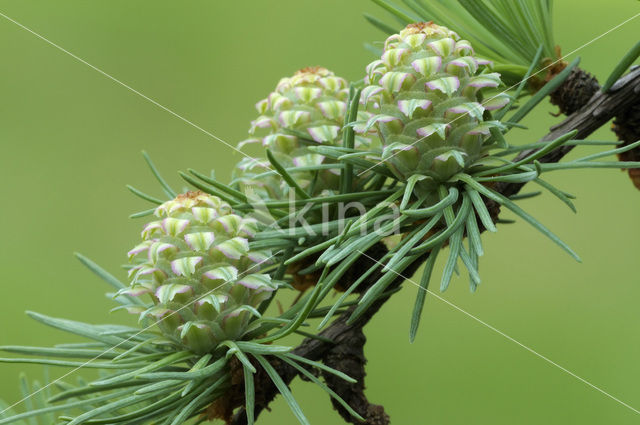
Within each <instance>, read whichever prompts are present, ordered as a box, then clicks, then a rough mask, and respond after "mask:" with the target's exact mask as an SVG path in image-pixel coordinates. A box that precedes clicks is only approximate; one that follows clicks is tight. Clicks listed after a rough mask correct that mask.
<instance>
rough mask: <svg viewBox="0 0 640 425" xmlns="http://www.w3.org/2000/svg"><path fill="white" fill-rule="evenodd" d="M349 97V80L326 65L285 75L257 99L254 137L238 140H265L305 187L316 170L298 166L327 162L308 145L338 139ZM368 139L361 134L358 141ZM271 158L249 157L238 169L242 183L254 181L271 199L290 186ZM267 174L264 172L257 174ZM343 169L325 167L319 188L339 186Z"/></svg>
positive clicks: (243, 185)
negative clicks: (272, 171) (273, 169)
mask: <svg viewBox="0 0 640 425" xmlns="http://www.w3.org/2000/svg"><path fill="white" fill-rule="evenodd" d="M348 98H349V85H348V83H347V81H346V80H344V79H343V78H340V77H338V76H336V75H335V74H334V73H333V72H331V71H329V70H328V69H326V68H322V67H307V68H303V69H301V70H299V71H297V72H296V73H295V74H294V75H293V76H291V77H287V78H282V79H281V80H280V82H279V83H278V85H277V86H276V89H275V90H274V91H273V92H272V93H270V94H269V96H267V98H266V99H263V100H261V101H260V102H258V103H257V104H256V109H257V110H258V113H259V114H260V116H259V117H258V118H257V119H255V120H254V121H253V122H252V123H251V128H250V130H249V134H250V135H251V136H253V137H252V138H251V139H248V140H245V141H243V142H241V143H240V146H242V145H245V144H248V143H261V144H262V146H264V147H265V148H267V149H269V150H271V152H272V153H273V155H274V157H275V158H276V159H277V160H278V162H280V163H281V165H283V166H284V167H288V168H292V169H293V170H292V171H291V174H292V176H293V177H294V178H295V179H296V181H297V183H298V184H299V185H300V186H301V187H302V188H305V189H306V188H308V187H309V185H310V184H311V182H312V180H314V174H313V173H312V172H309V171H296V170H295V168H298V167H305V166H314V165H318V164H321V163H323V161H324V160H325V159H324V157H323V156H322V155H318V154H316V153H312V152H311V151H310V150H309V149H307V147H308V146H314V145H320V144H325V145H333V146H335V145H340V144H341V143H342V134H341V133H342V128H343V126H344V119H345V114H346V110H347V102H348ZM366 142H367V140H366V139H365V138H363V137H360V136H358V137H357V138H356V145H360V144H362V143H366ZM270 168H271V167H270V166H269V162H268V161H255V160H252V159H250V158H246V159H243V160H242V161H240V163H238V165H237V166H236V169H235V171H234V177H235V181H236V182H238V185H239V186H240V189H241V190H243V189H246V188H247V186H251V187H252V188H253V189H254V190H257V191H258V192H261V195H263V196H267V197H270V198H272V199H281V198H283V197H286V192H287V190H288V187H287V186H286V184H285V183H284V182H283V181H282V178H280V176H278V175H274V174H271V175H268V174H267V175H264V173H268V171H269V169H270ZM260 174H263V175H262V176H259V175H260ZM338 176H339V172H338V171H336V170H322V171H320V172H319V175H318V178H317V179H316V181H315V183H314V190H313V192H314V193H315V194H319V193H321V192H322V191H323V190H332V189H337V185H338V181H339V178H338Z"/></svg>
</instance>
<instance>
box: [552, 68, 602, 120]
mask: <svg viewBox="0 0 640 425" xmlns="http://www.w3.org/2000/svg"><path fill="white" fill-rule="evenodd" d="M598 90H600V84H598V80H597V79H596V77H594V76H592V75H591V74H589V73H588V72H587V71H585V70H583V69H581V68H578V67H576V68H573V70H571V74H569V77H567V79H566V80H565V82H564V84H562V85H561V86H560V87H558V88H557V89H556V90H555V91H554V92H553V93H551V95H550V96H549V97H550V100H551V103H552V104H554V105H556V106H558V107H559V108H560V112H561V113H563V114H565V115H571V114H573V113H574V112H576V111H577V110H579V109H580V108H582V107H583V106H584V105H586V104H587V102H589V100H590V99H591V97H592V96H593V95H594V94H596V92H597V91H598Z"/></svg>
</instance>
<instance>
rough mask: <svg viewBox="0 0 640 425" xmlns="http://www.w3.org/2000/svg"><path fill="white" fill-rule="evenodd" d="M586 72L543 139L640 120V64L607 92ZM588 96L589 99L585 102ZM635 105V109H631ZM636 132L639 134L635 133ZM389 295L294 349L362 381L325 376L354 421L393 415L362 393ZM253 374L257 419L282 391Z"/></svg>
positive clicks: (560, 152)
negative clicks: (368, 333) (371, 340)
mask: <svg viewBox="0 0 640 425" xmlns="http://www.w3.org/2000/svg"><path fill="white" fill-rule="evenodd" d="M584 74H586V73H584ZM584 74H582V73H580V72H578V73H577V74H576V76H575V77H574V79H577V80H569V81H568V82H566V83H565V84H569V85H571V87H572V88H571V90H573V91H574V93H573V95H568V94H563V93H568V92H567V90H566V89H563V88H562V87H561V88H560V89H558V90H561V91H562V93H561V94H557V95H556V99H557V100H558V102H561V104H560V108H561V110H566V111H571V110H572V109H575V108H577V109H575V110H574V111H573V113H572V114H571V115H570V116H569V117H568V118H567V119H565V120H564V121H563V122H562V123H560V124H558V125H557V126H555V127H553V128H552V129H551V132H550V133H549V134H547V135H546V136H545V137H544V138H542V141H549V140H553V139H555V138H557V137H558V136H560V135H562V134H565V133H566V132H568V131H572V130H578V134H577V136H576V139H584V138H586V137H587V136H589V135H590V134H591V133H593V132H594V131H595V130H597V129H598V128H600V127H601V126H602V125H604V124H605V123H607V122H608V121H609V120H611V119H612V118H613V117H616V116H617V117H619V118H618V121H621V120H624V119H625V117H629V118H628V119H629V120H636V119H637V118H638V113H637V110H638V108H637V105H638V104H639V103H640V68H636V69H634V70H632V71H631V72H630V73H629V74H627V75H626V76H625V77H623V78H621V79H620V80H619V81H618V82H617V83H616V84H615V85H614V86H613V87H612V88H611V90H610V91H609V92H608V93H601V92H599V91H597V90H596V92H594V90H593V88H594V85H593V82H592V81H591V82H590V81H589V79H588V78H586V77H585V75H584ZM587 75H588V74H587ZM596 84H597V83H596ZM581 90H584V93H583V92H578V91H581ZM589 93H590V94H589ZM587 96H588V101H585V99H587ZM575 99H581V101H582V102H586V103H583V105H584V106H582V107H580V106H576V100H575ZM634 105H635V106H634ZM632 107H633V108H632ZM632 109H633V110H634V111H636V112H633V113H631V112H629V111H631V110H632ZM625 113H626V115H625ZM635 122H636V124H635V127H633V124H632V125H631V127H632V128H635V130H636V131H637V129H638V127H637V121H635ZM617 125H618V127H620V126H621V124H617ZM622 127H623V128H624V125H622ZM634 134H636V135H637V133H634ZM633 137H635V136H633ZM633 137H632V138H633ZM636 139H637V137H636ZM571 149H572V147H562V148H560V149H557V150H555V151H552V152H550V153H549V154H547V155H546V156H544V157H543V158H542V159H541V161H542V162H547V163H550V162H558V161H560V160H561V159H562V158H563V157H564V156H565V155H566V154H567V153H569V151H570V150H571ZM530 153H531V152H530V151H528V152H522V153H521V154H520V155H519V158H522V157H524V156H526V155H528V154H530ZM522 186H523V184H516V183H503V184H500V185H498V186H496V189H497V190H498V191H500V192H501V193H502V194H504V195H506V196H510V195H514V194H516V193H518V192H519V191H520V189H521V188H522ZM487 205H488V207H489V209H490V211H491V213H492V215H493V216H494V217H495V216H497V214H498V207H497V205H496V204H491V203H488V204H487ZM370 253H371V255H372V256H375V258H381V255H382V253H384V250H383V249H381V248H380V247H377V248H376V250H375V251H371V252H370ZM424 259H425V258H421V259H418V260H417V261H416V262H415V263H414V264H412V265H411V266H410V267H409V269H408V270H405V272H404V273H403V274H404V275H405V276H411V275H412V274H413V273H414V272H415V271H416V270H417V268H418V267H419V265H420V264H422V262H423V261H424ZM370 264H371V260H367V261H365V264H363V265H360V266H359V267H356V268H355V270H364V269H365V268H366V267H367V266H368V265H370ZM377 277H378V276H375V273H374V275H373V276H371V278H370V279H369V282H368V284H366V283H365V284H364V286H368V285H369V284H371V283H372V282H374V281H375V279H376V278H377ZM403 281H404V278H398V279H396V280H395V281H394V282H393V283H392V284H391V285H390V287H389V291H393V290H394V289H396V288H398V287H399V286H400V285H401V284H402V282H403ZM347 286H348V285H347ZM391 295H392V292H388V293H387V295H386V296H385V297H382V298H380V299H378V300H377V301H376V302H375V303H374V304H373V305H372V306H371V307H370V309H369V310H368V311H367V312H366V313H365V314H364V315H362V316H361V317H360V318H359V319H358V320H356V321H355V322H354V323H352V324H347V319H348V318H349V317H350V315H351V312H352V311H353V307H352V308H349V309H348V310H347V311H346V312H344V313H342V314H341V315H340V316H339V317H338V318H337V319H335V320H334V321H333V322H332V323H331V325H330V326H329V327H327V328H326V329H325V330H324V331H322V332H321V333H320V335H321V336H322V337H324V338H328V339H329V340H331V341H333V343H329V342H324V341H321V340H318V339H311V338H307V339H305V340H304V341H303V342H302V343H301V344H300V345H299V346H298V347H297V348H296V349H295V350H294V353H295V354H298V355H300V356H304V357H306V358H309V359H312V360H321V361H323V362H324V363H325V364H328V365H329V366H331V367H334V368H336V369H338V370H341V371H343V372H345V373H347V374H349V375H351V376H353V377H354V378H357V379H358V383H356V384H348V383H346V382H344V381H341V380H337V379H334V378H333V377H329V376H326V377H325V379H326V381H327V385H328V386H329V387H331V388H332V389H333V390H334V391H335V392H336V393H338V394H339V395H340V396H341V397H342V398H343V399H344V400H346V401H347V402H349V403H350V405H351V406H352V407H353V408H354V409H355V410H356V411H357V412H358V413H359V414H360V415H362V416H363V417H364V418H365V422H361V421H358V420H356V419H355V418H352V417H350V416H349V415H348V414H347V412H346V411H344V410H343V409H342V407H337V409H338V412H339V413H340V414H341V416H342V417H343V418H344V419H345V420H346V421H348V422H351V423H353V424H368V425H386V424H388V423H389V417H388V416H387V415H386V413H385V412H384V409H383V408H382V407H381V406H378V405H375V404H371V403H369V401H368V400H367V398H366V396H365V395H364V377H365V371H364V365H365V362H366V359H365V357H364V354H363V348H364V343H365V337H364V334H363V330H362V329H363V327H364V326H365V325H366V324H367V323H368V322H369V320H370V319H371V318H372V317H373V316H374V315H375V314H376V313H377V312H378V311H379V309H380V308H381V307H382V306H383V305H384V303H385V302H386V301H387V300H388V299H389V297H390V296H391ZM273 365H274V367H275V368H276V370H277V371H278V373H279V374H280V376H281V377H282V379H283V380H284V381H285V382H286V383H287V384H289V383H290V382H291V381H292V380H293V378H295V377H296V376H297V372H296V371H295V370H294V369H292V368H291V367H289V366H288V365H286V364H283V363H281V362H278V361H274V362H273ZM255 378H256V389H257V392H256V411H255V416H256V417H257V416H258V415H259V414H260V412H261V411H262V410H263V409H265V408H267V407H268V405H269V403H270V402H271V401H272V400H273V399H274V398H275V397H276V395H277V394H278V391H277V389H276V388H275V386H274V385H273V384H272V383H271V381H270V380H269V379H268V377H267V376H266V375H265V374H263V373H258V374H257V375H256V377H255ZM231 424H232V425H245V424H246V415H245V412H244V410H243V408H240V409H239V410H238V411H237V412H236V414H235V415H234V417H233V419H232V420H231Z"/></svg>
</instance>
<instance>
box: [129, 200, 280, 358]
mask: <svg viewBox="0 0 640 425" xmlns="http://www.w3.org/2000/svg"><path fill="white" fill-rule="evenodd" d="M155 215H156V216H157V217H158V218H159V219H158V220H157V221H153V222H151V223H149V224H147V225H146V226H145V228H144V230H143V231H142V239H143V242H142V243H141V244H139V245H138V246H136V247H135V248H134V249H132V250H131V251H129V258H130V259H131V261H132V263H133V264H134V267H133V268H132V269H131V270H130V272H129V276H130V280H131V287H130V288H128V289H127V291H126V293H127V294H129V295H134V296H143V295H148V296H149V297H150V298H151V300H152V302H153V307H151V308H149V309H146V310H145V309H139V310H135V311H133V312H137V313H140V319H141V320H142V321H144V322H148V323H150V324H152V323H157V324H158V326H159V327H160V329H161V330H162V333H163V334H164V335H165V336H166V337H167V338H169V339H170V340H172V341H174V342H175V343H177V344H182V345H184V346H185V347H187V348H188V349H190V350H192V351H194V352H196V353H206V352H210V351H211V350H213V349H215V347H216V346H217V344H218V343H220V342H221V341H224V340H238V339H240V338H242V336H243V334H244V332H245V331H246V329H247V326H248V324H249V321H250V319H251V317H252V316H254V315H255V316H259V313H258V312H257V310H256V309H255V308H256V307H257V306H258V305H259V304H260V303H261V302H262V301H264V300H265V299H266V298H268V297H269V295H270V293H271V292H272V291H273V290H274V289H275V288H276V285H275V283H274V282H272V281H271V278H270V277H269V275H267V274H263V273H260V269H261V264H263V263H265V262H266V261H267V260H268V258H269V256H270V254H269V253H268V252H265V251H260V252H251V251H250V250H249V240H250V239H251V238H252V237H253V235H254V234H255V232H256V230H257V228H256V227H257V223H256V222H255V221H254V220H253V219H245V218H242V217H240V216H239V215H236V214H234V213H233V212H232V211H231V207H230V206H229V204H227V203H226V202H224V201H222V200H220V199H219V198H217V197H215V196H211V195H208V194H204V193H202V192H187V193H186V194H182V195H179V196H178V197H177V198H175V199H173V200H171V201H168V202H165V203H164V204H162V205H160V206H159V207H158V208H157V209H156V211H155Z"/></svg>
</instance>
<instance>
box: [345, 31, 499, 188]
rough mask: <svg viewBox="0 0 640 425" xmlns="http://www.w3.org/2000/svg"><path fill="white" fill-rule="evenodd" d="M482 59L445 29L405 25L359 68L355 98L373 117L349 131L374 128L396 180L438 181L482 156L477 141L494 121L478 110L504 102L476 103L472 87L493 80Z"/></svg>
mask: <svg viewBox="0 0 640 425" xmlns="http://www.w3.org/2000/svg"><path fill="white" fill-rule="evenodd" d="M488 64H489V62H487V61H484V60H481V59H478V58H476V57H475V56H474V52H473V48H472V47H471V45H470V43H469V42H468V41H466V40H461V39H460V37H459V36H458V35H457V34H456V33H455V32H453V31H451V30H449V29H447V28H445V27H442V26H439V25H436V24H433V23H431V22H429V23H416V24H411V25H408V26H407V27H406V28H405V29H404V30H402V31H401V32H400V33H399V34H394V35H392V36H390V37H389V38H387V40H386V41H385V44H384V51H383V54H382V57H381V58H380V59H379V60H376V61H374V62H372V63H371V64H369V65H368V66H367V76H366V78H365V83H366V84H367V87H365V89H364V90H363V92H362V98H361V102H362V103H363V104H364V105H365V106H366V108H367V110H368V111H370V112H373V113H374V114H375V115H374V116H372V117H371V118H370V119H369V120H368V121H367V122H366V124H365V123H362V125H361V126H360V127H357V128H356V129H357V130H358V129H359V130H360V131H368V130H369V129H371V128H375V129H377V131H378V134H379V136H380V139H381V142H382V145H383V155H382V158H383V159H384V160H385V163H386V164H387V165H388V167H389V168H390V169H391V170H392V172H393V173H394V174H395V175H396V176H397V177H398V178H399V179H402V180H406V179H407V178H408V177H410V176H412V175H415V174H420V175H423V176H427V178H428V179H429V178H431V179H433V180H434V181H435V182H436V183H437V182H442V181H446V180H447V179H449V178H450V177H451V176H453V175H454V174H456V173H458V172H460V171H462V170H465V169H466V168H467V167H469V166H470V165H471V164H473V163H474V162H475V161H477V160H478V159H479V158H480V157H482V156H483V155H484V154H485V149H484V147H483V140H484V139H486V136H487V135H488V134H489V131H490V128H491V127H492V126H499V125H500V124H499V123H498V122H495V121H485V120H484V113H485V111H487V110H495V109H499V108H501V107H503V106H505V105H506V104H507V103H508V100H509V98H508V97H507V96H504V95H498V96H496V97H493V98H490V99H488V100H487V101H486V102H481V98H480V93H479V92H480V90H482V89H483V88H492V87H498V86H499V85H500V84H501V81H500V76H499V74H497V73H491V72H488V67H487V65H488Z"/></svg>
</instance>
